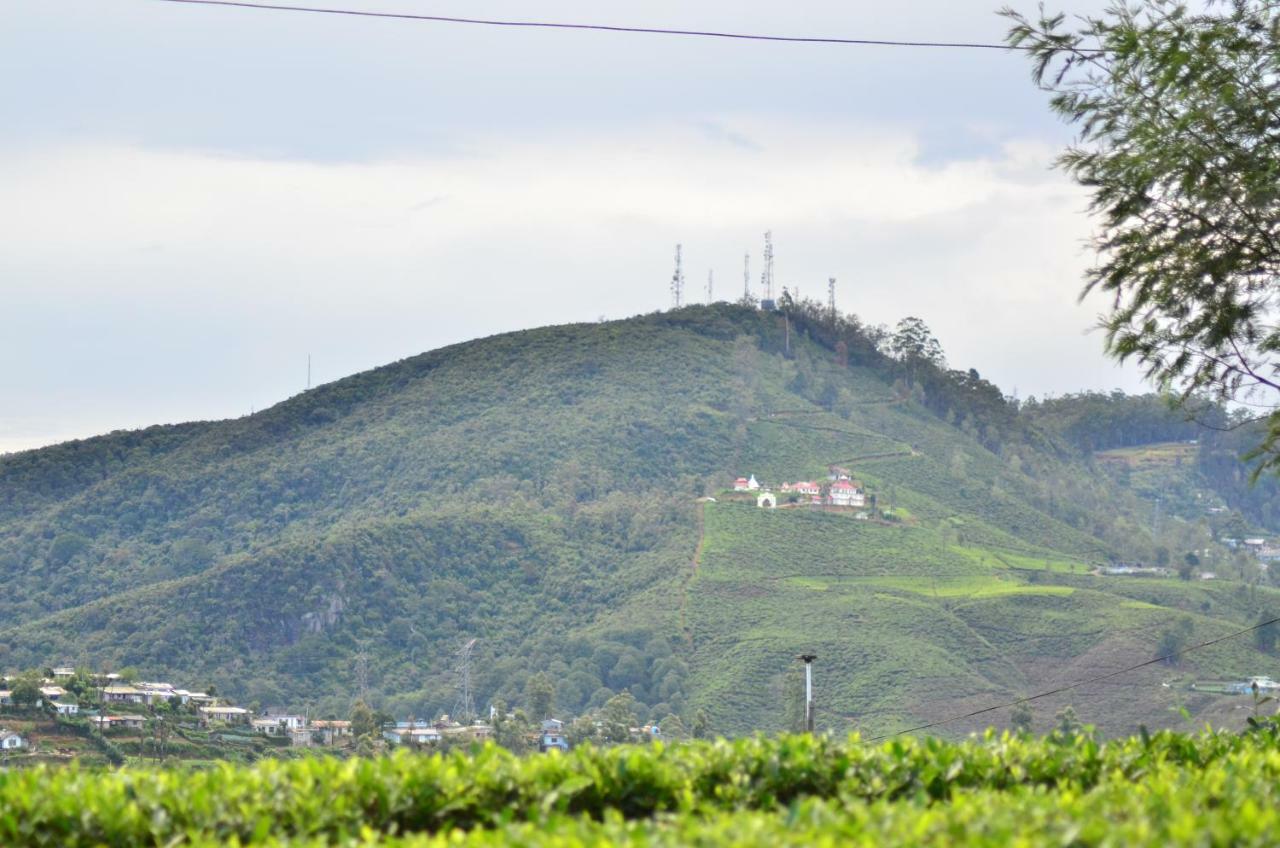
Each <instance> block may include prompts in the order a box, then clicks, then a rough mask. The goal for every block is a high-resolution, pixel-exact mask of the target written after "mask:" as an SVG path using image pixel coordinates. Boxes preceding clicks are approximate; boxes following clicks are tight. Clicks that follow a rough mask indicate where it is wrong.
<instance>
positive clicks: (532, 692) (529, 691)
mask: <svg viewBox="0 0 1280 848" xmlns="http://www.w3.org/2000/svg"><path fill="white" fill-rule="evenodd" d="M524 697H525V701H526V703H528V705H529V715H530V716H532V717H533V720H534V721H542V720H543V719H544V718H550V717H551V713H552V711H553V710H554V709H555V704H556V688H555V685H554V684H553V683H552V682H551V678H550V677H549V676H548V675H547V673H546V672H544V671H540V672H538V673H537V674H534V675H532V676H530V677H529V680H528V682H527V683H526V684H525V687H524Z"/></svg>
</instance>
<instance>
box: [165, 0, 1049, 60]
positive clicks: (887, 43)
mask: <svg viewBox="0 0 1280 848" xmlns="http://www.w3.org/2000/svg"><path fill="white" fill-rule="evenodd" d="M159 2H162V3H185V4H187V5H191V6H231V7H234V8H239V9H267V10H272V11H277V12H310V13H313V14H319V15H351V16H354V17H360V18H391V19H396V20H405V21H431V22H435V23H447V24H475V25H479V26H495V27H522V28H527V29H571V30H592V31H596V32H630V33H642V34H645V35H687V36H694V37H698V38H727V39H737V40H740V41H781V42H789V43H793V44H853V45H864V46H873V47H943V48H952V49H971V50H1030V49H1031V48H1030V47H1025V46H1023V47H1011V46H1009V45H1008V44H990V43H985V42H978V41H893V40H889V39H879V38H832V37H828V36H799V35H772V34H759V33H743V32H720V31H716V30H698V29H666V28H663V27H641V26H609V25H607V24H580V23H565V22H555V21H503V20H493V19H488V18H455V17H448V16H445V15H415V14H410V13H408V12H373V11H362V10H359V9H334V8H324V7H318V6H291V5H285V4H281V3H249V2H242V0H159Z"/></svg>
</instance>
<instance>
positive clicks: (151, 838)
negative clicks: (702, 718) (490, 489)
mask: <svg viewBox="0 0 1280 848" xmlns="http://www.w3.org/2000/svg"><path fill="white" fill-rule="evenodd" d="M1251 724H1252V725H1253V726H1252V728H1251V729H1250V730H1249V731H1247V732H1244V733H1237V732H1228V731H1206V732H1203V733H1201V734H1199V735H1183V734H1178V733H1174V732H1169V731H1161V732H1158V733H1156V734H1154V735H1148V734H1146V733H1143V734H1141V735H1140V736H1137V737H1132V738H1127V739H1123V740H1115V741H1110V742H1098V741H1095V740H1094V739H1093V738H1092V737H1091V736H1090V735H1087V734H1081V735H1077V734H1075V733H1067V734H1059V733H1055V734H1051V735H1049V736H1048V737H1044V738H1038V739H1037V738H1030V737H1020V736H1014V735H1009V734H1003V735H996V734H995V733H994V732H988V733H987V734H985V735H984V736H983V737H974V738H971V739H969V740H968V741H964V742H959V743H954V742H947V741H942V740H939V739H935V738H928V739H916V738H909V737H900V738H896V739H893V740H889V741H886V742H884V743H882V744H879V745H868V744H865V743H863V742H862V741H861V740H859V739H858V738H857V737H856V736H855V737H850V738H849V739H848V740H845V741H837V740H834V739H832V738H829V737H821V736H819V737H810V736H782V737H778V738H774V739H764V738H752V739H742V740H737V741H733V742H729V741H716V742H692V743H685V744H680V745H676V746H672V747H667V748H664V747H662V746H661V745H655V746H652V747H640V746H622V747H618V748H613V749H608V750H596V749H591V748H583V749H579V750H577V751H575V752H573V753H572V754H570V755H567V756H559V755H548V756H536V757H528V758H524V759H520V758H517V757H514V756H512V755H510V754H509V753H507V752H505V751H503V750H502V749H499V748H495V747H485V748H481V749H478V750H476V751H473V752H470V753H464V752H456V753H452V754H431V755H414V754H409V753H400V754H397V755H395V756H392V757H386V758H381V759H366V760H359V759H357V760H348V761H339V760H332V759H325V760H322V759H316V760H304V761H294V762H275V761H270V762H263V763H260V764H257V765H254V766H231V765H221V766H218V767H214V768H211V769H208V770H203V771H186V770H183V771H179V770H133V769H126V770H121V771H115V772H95V771H89V770H82V769H78V768H70V769H62V770H51V771H46V770H29V771H18V772H9V773H5V774H0V844H4V845H10V846H45V845H48V846H53V845H57V846H100V845H105V846H132V845H157V846H158V845H215V844H219V845H220V844H232V845H308V846H311V845H314V846H324V845H406V846H427V845H506V844H522V845H555V846H562V845H563V846H576V845H616V844H625V845H713V844H714V845H763V844H769V845H837V844H838V845H884V844H948V845H949V844H965V845H1007V844H1020V845H1030V844H1060V845H1079V846H1110V845H1115V846H1121V845H1124V846H1132V845H1267V844H1274V843H1275V834H1276V832H1277V828H1278V827H1280V732H1277V728H1276V726H1275V725H1273V724H1271V723H1269V722H1266V721H1262V722H1257V721H1254V722H1252V723H1251Z"/></svg>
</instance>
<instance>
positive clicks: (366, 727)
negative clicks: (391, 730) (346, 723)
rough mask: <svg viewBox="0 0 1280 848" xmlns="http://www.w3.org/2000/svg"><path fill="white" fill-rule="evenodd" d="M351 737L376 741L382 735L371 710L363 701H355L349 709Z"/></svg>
mask: <svg viewBox="0 0 1280 848" xmlns="http://www.w3.org/2000/svg"><path fill="white" fill-rule="evenodd" d="M349 718H350V721H351V735H352V736H354V737H355V738H356V739H365V738H368V739H377V738H378V737H379V736H380V735H381V734H382V727H381V725H380V724H379V723H378V719H377V717H376V716H374V714H373V710H372V709H370V707H369V705H368V704H366V703H365V702H364V701H356V703H355V706H353V707H352V708H351V715H350V716H349Z"/></svg>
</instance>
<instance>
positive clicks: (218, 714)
mask: <svg viewBox="0 0 1280 848" xmlns="http://www.w3.org/2000/svg"><path fill="white" fill-rule="evenodd" d="M200 721H201V722H202V723H203V724H205V725H208V724H209V723H210V722H215V721H221V722H225V723H227V724H248V723H249V711H248V710H246V709H245V708H244V707H201V708H200Z"/></svg>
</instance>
